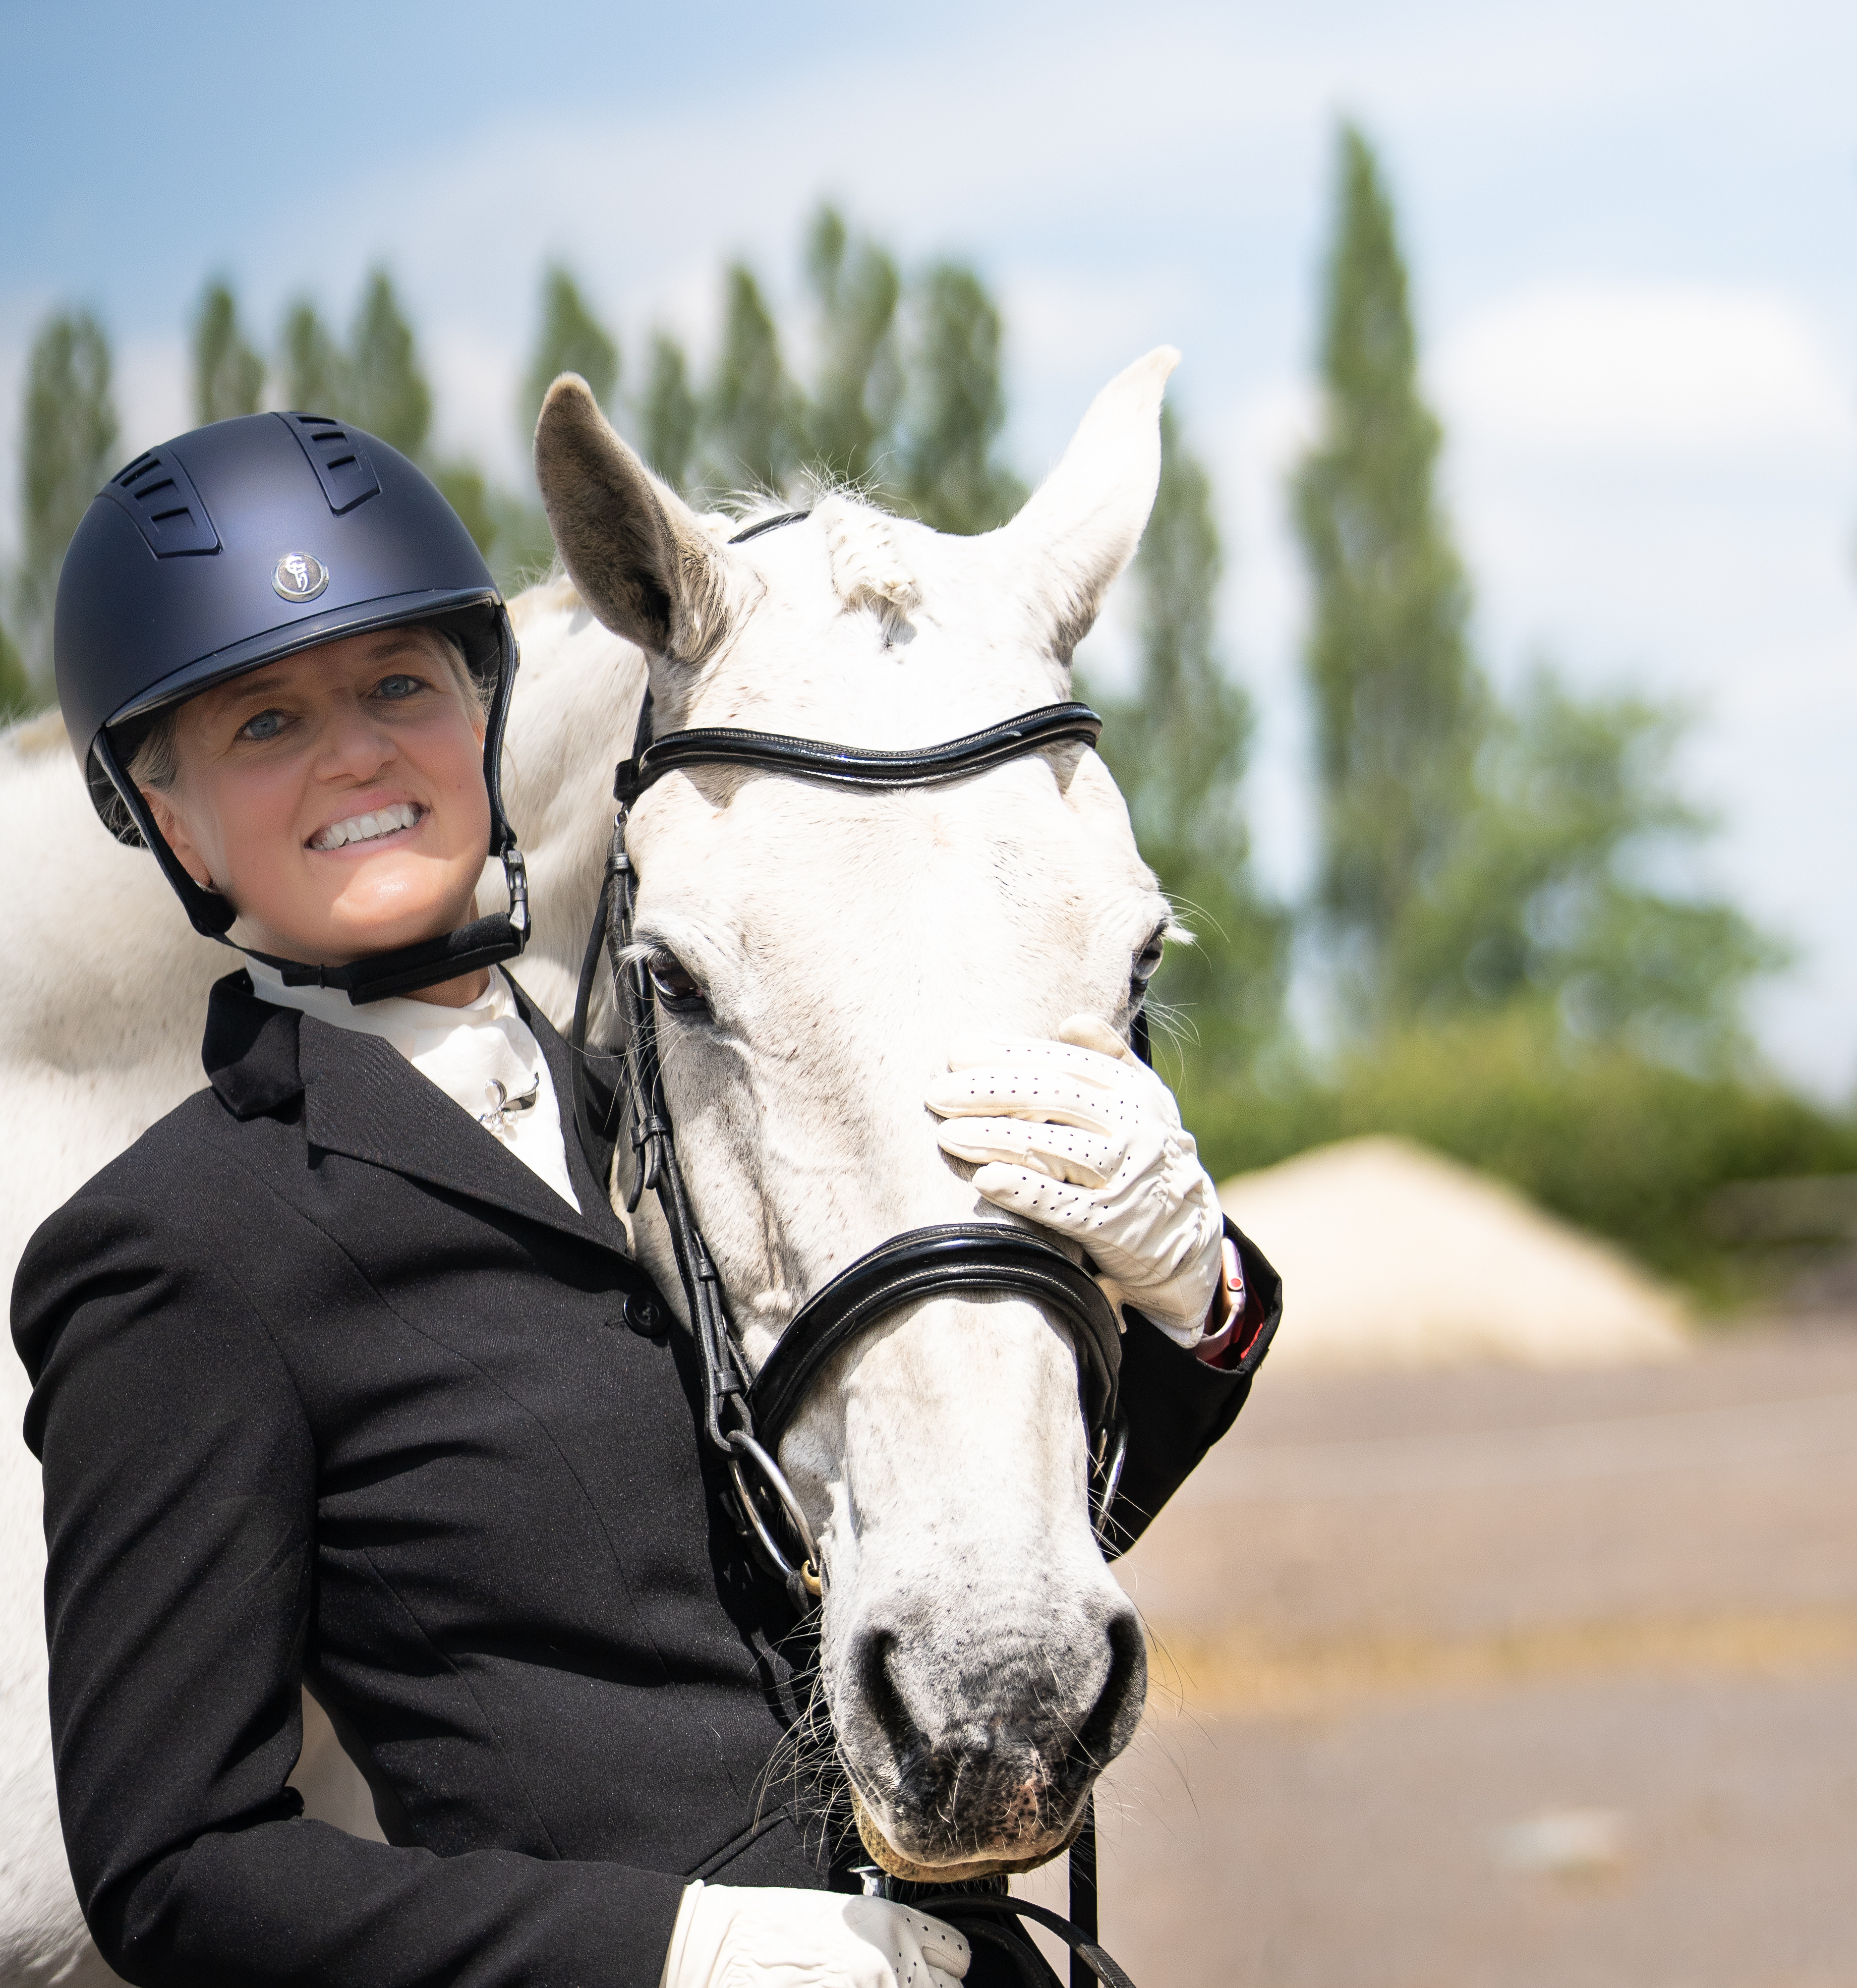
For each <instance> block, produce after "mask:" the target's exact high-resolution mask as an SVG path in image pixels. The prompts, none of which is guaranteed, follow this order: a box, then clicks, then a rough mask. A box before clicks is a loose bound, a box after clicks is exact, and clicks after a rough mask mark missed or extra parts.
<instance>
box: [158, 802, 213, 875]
mask: <svg viewBox="0 0 1857 1988" xmlns="http://www.w3.org/2000/svg"><path fill="white" fill-rule="evenodd" d="M142 798H143V800H145V801H146V802H147V803H148V811H149V813H150V814H152V815H153V816H154V818H155V826H156V827H157V828H158V829H159V830H160V831H161V839H162V840H163V841H164V842H165V843H166V844H167V846H168V847H169V848H170V849H171V850H173V851H174V854H175V855H177V857H179V858H180V859H181V868H182V869H183V870H184V871H186V872H187V874H188V875H189V876H190V877H192V878H193V880H194V882H195V883H196V884H198V885H199V886H200V887H201V890H203V891H210V890H211V889H212V887H213V873H212V871H211V868H210V867H209V866H208V863H207V860H206V858H205V857H204V856H202V855H201V853H200V845H199V844H198V843H197V842H195V841H194V838H193V837H192V835H191V833H189V831H188V829H187V817H186V816H184V814H182V813H181V811H180V810H179V809H178V808H177V807H176V806H174V802H173V801H172V800H171V799H170V798H169V796H167V794H165V793H163V792H162V791H161V789H160V788H159V787H144V788H143V789H142Z"/></svg>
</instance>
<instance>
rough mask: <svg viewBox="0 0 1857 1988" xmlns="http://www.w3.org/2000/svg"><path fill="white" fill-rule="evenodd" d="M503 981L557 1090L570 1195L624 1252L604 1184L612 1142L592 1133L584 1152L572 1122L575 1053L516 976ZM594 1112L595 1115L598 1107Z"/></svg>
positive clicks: (610, 1162)
mask: <svg viewBox="0 0 1857 1988" xmlns="http://www.w3.org/2000/svg"><path fill="white" fill-rule="evenodd" d="M503 977H504V978H505V979H506V980H508V982H509V986H510V991H511V992H512V993H513V994H514V995H515V997H516V1011H517V1013H518V1014H520V1015H521V1016H522V1019H523V1020H524V1021H525V1022H526V1023H528V1026H529V1030H530V1033H532V1035H533V1036H535V1040H536V1041H537V1042H538V1043H539V1044H540V1045H541V1048H542V1056H543V1057H545V1059H546V1060H547V1063H548V1073H549V1078H550V1079H551V1080H552V1082H553V1084H554V1087H555V1104H556V1105H557V1107H559V1111H560V1113H561V1141H562V1145H563V1146H565V1147H566V1149H567V1171H568V1178H569V1180H571V1181H572V1182H573V1184H574V1192H575V1193H576V1195H579V1198H580V1205H581V1207H582V1209H584V1210H585V1211H586V1216H587V1219H588V1221H589V1223H590V1224H591V1225H592V1226H593V1227H594V1228H595V1229H598V1230H599V1232H600V1234H601V1236H603V1237H604V1238H605V1239H606V1241H607V1242H609V1245H610V1246H611V1247H612V1248H613V1249H619V1250H622V1251H623V1250H625V1249H626V1231H625V1225H624V1224H623V1222H621V1221H620V1219H619V1217H618V1216H617V1215H615V1214H614V1213H613V1202H612V1199H611V1197H610V1195H609V1190H608V1188H607V1185H606V1184H607V1182H609V1180H610V1179H611V1178H612V1175H613V1141H611V1140H610V1139H609V1138H602V1137H601V1135H600V1134H599V1132H598V1131H596V1132H595V1134H594V1136H595V1138H596V1140H598V1141H599V1144H598V1145H597V1146H596V1149H595V1150H594V1151H592V1152H590V1153H589V1152H588V1151H586V1149H585V1148H583V1147H582V1144H581V1143H580V1128H579V1126H578V1125H577V1124H576V1123H575V1120H574V1052H573V1051H572V1049H570V1048H569V1046H568V1044H567V1042H566V1040H565V1038H564V1037H563V1036H562V1034H561V1033H560V1031H559V1029H556V1028H555V1025H554V1024H553V1023H552V1022H551V1021H550V1020H549V1019H548V1017H547V1016H545V1014H543V1013H542V1010H541V1009H539V1007H537V1006H535V1002H532V1000H530V999H529V998H528V996H527V995H526V994H525V993H524V992H523V991H522V989H521V987H519V986H518V985H517V983H516V979H515V975H513V974H512V973H511V972H509V971H508V969H507V968H505V969H504V976H503ZM597 1110H598V1107H596V1115H597ZM524 1171H527V1169H526V1168H525V1169H524Z"/></svg>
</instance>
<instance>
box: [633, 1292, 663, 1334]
mask: <svg viewBox="0 0 1857 1988" xmlns="http://www.w3.org/2000/svg"><path fill="white" fill-rule="evenodd" d="M625 1320H626V1324H627V1325H628V1326H630V1327H631V1329H632V1330H633V1331H634V1332H636V1334H638V1336H639V1337H640V1339H650V1340H655V1341H663V1338H664V1337H665V1336H666V1335H667V1333H668V1332H669V1330H670V1327H669V1325H668V1324H667V1321H666V1320H665V1317H664V1314H663V1313H662V1312H661V1311H660V1310H659V1309H658V1307H657V1306H656V1305H655V1304H654V1303H653V1302H652V1301H651V1300H650V1298H647V1297H640V1296H639V1294H638V1293H636V1291H634V1292H633V1293H631V1295H630V1297H627V1298H626V1309H625Z"/></svg>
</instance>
